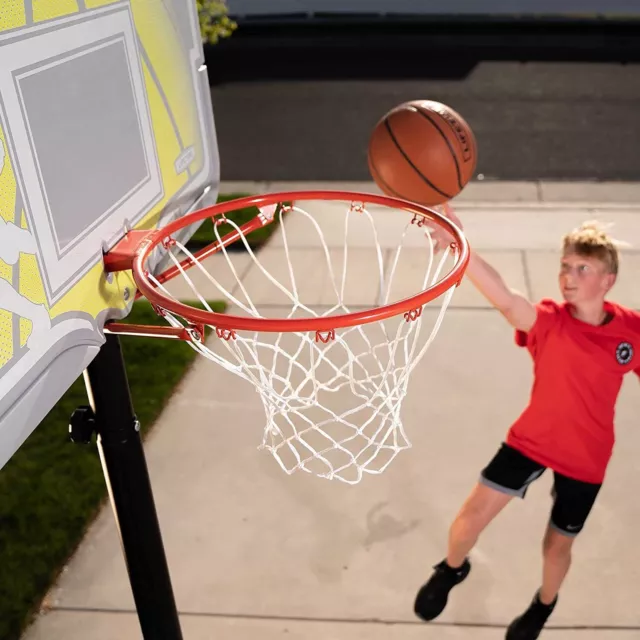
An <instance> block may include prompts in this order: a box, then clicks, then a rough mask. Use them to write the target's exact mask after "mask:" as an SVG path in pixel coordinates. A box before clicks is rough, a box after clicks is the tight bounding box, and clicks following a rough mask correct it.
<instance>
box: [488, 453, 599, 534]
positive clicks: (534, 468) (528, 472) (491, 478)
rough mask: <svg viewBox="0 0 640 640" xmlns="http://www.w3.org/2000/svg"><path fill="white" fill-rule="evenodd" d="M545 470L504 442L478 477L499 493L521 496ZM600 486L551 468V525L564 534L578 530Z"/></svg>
mask: <svg viewBox="0 0 640 640" xmlns="http://www.w3.org/2000/svg"><path fill="white" fill-rule="evenodd" d="M545 470H546V467H545V466H543V465H541V464H539V463H537V462H534V461H533V460H531V459H530V458H527V456H525V455H523V454H522V453H520V452H519V451H517V450H516V449H514V448H513V447H510V446H509V445H507V444H504V443H503V445H502V447H501V448H500V449H499V450H498V453H496V455H495V456H494V458H493V459H492V460H491V462H489V464H488V465H487V466H486V467H485V468H484V469H483V470H482V473H481V477H480V481H481V482H482V483H483V484H485V485H487V486H488V487H491V488H492V489H495V490H497V491H500V492H502V493H507V494H509V495H512V496H516V497H518V498H524V497H525V495H526V493H527V489H528V487H529V485H530V484H531V483H532V482H534V481H535V480H537V479H538V478H539V477H540V476H541V475H542V474H543V473H544V472H545ZM601 486H602V485H600V484H591V483H589V482H581V481H580V480H574V479H573V478H568V477H567V476H563V475H562V474H561V473H557V472H555V471H554V484H553V490H552V492H551V495H552V497H553V499H554V503H553V508H552V510H551V520H550V524H551V526H552V527H553V528H554V529H557V530H558V531H559V532H560V533H562V534H564V535H567V536H576V535H577V534H578V533H580V531H582V528H583V527H584V523H585V522H586V520H587V517H588V516H589V513H590V512H591V509H592V507H593V504H594V503H595V501H596V496H597V495H598V492H599V491H600V487H601Z"/></svg>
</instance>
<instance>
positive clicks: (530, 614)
mask: <svg viewBox="0 0 640 640" xmlns="http://www.w3.org/2000/svg"><path fill="white" fill-rule="evenodd" d="M600 487H601V485H599V484H590V483H587V482H580V481H579V480H573V479H572V478H567V477H566V476H563V475H561V474H559V473H556V474H555V483H554V488H553V494H552V495H553V496H554V498H555V500H554V505H553V509H552V510H551V518H550V520H549V526H548V527H547V531H546V533H545V536H544V541H543V544H542V555H543V562H544V564H543V569H542V586H541V587H540V589H539V590H538V591H537V592H536V595H535V597H534V599H533V601H532V603H531V605H530V606H529V608H528V609H527V611H525V613H523V614H522V615H521V616H519V617H518V618H516V619H515V620H514V621H513V622H512V623H511V625H510V626H509V630H508V632H507V640H517V639H519V638H526V639H528V638H537V637H538V635H539V634H540V632H541V631H542V628H543V627H544V625H545V624H546V622H547V620H548V618H549V616H550V615H551V613H552V612H553V610H554V608H555V606H556V603H557V601H558V593H559V592H560V587H561V586H562V583H563V582H564V579H565V578H566V576H567V573H568V572H569V567H570V566H571V550H572V547H573V542H574V540H575V538H576V536H577V535H578V534H579V533H580V531H582V529H583V528H584V524H585V522H586V520H587V518H588V516H589V514H590V513H591V509H592V508H593V505H594V503H595V500H596V497H597V495H598V493H599V491H600Z"/></svg>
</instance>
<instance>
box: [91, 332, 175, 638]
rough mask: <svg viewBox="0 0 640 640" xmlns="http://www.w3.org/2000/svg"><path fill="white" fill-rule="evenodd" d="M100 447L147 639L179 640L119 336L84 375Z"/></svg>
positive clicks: (108, 339)
mask: <svg viewBox="0 0 640 640" xmlns="http://www.w3.org/2000/svg"><path fill="white" fill-rule="evenodd" d="M85 382H86V385H87V392H88V394H89V399H90V402H91V406H92V408H93V411H94V413H95V423H96V431H97V433H98V448H99V451H100V458H101V461H102V467H103V470H104V476H105V480H106V483H107V488H108V489H109V495H110V498H111V504H112V507H113V512H114V515H115V519H116V524H117V526H118V530H119V534H120V540H121V543H122V549H123V553H124V556H125V561H126V564H127V570H128V572H129V580H130V583H131V589H132V591H133V597H134V600H135V603H136V609H137V612H138V619H139V621H140V627H141V629H142V634H143V637H144V639H145V640H182V631H181V629H180V621H179V619H178V611H177V608H176V603H175V599H174V595H173V588H172V586H171V578H170V575H169V568H168V566H167V560H166V556H165V551H164V546H163V543H162V535H161V532H160V525H159V522H158V516H157V513H156V508H155V504H154V500H153V492H152V489H151V480H150V478H149V472H148V469H147V463H146V460H145V455H144V449H143V447H142V440H141V438H140V425H139V423H138V421H137V419H136V416H135V414H134V412H133V404H132V402H131V395H130V391H129V383H128V381H127V373H126V369H125V365H124V359H123V356H122V350H121V346H120V340H119V338H118V336H115V335H107V336H106V343H105V345H104V346H103V347H102V349H101V350H100V352H99V353H98V355H97V356H96V358H95V359H94V360H93V362H91V364H90V365H89V367H88V368H87V370H86V371H85Z"/></svg>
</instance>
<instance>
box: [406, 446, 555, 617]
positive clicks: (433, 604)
mask: <svg viewBox="0 0 640 640" xmlns="http://www.w3.org/2000/svg"><path fill="white" fill-rule="evenodd" d="M544 469H545V468H544V467H543V466H541V465H539V464H538V463H536V462H534V461H532V460H530V459H529V458H527V457H526V456H524V455H522V454H521V453H519V452H518V451H516V450H515V449H513V448H511V447H509V446H507V445H502V447H501V448H500V450H499V451H498V453H497V454H496V455H495V456H494V458H493V459H492V460H491V462H490V463H489V464H488V465H487V466H486V467H485V468H484V469H483V470H482V473H481V477H480V481H479V482H478V484H477V485H476V486H475V487H474V489H473V490H472V492H471V494H470V495H469V497H468V498H467V499H466V500H465V502H464V504H463V505H462V507H461V509H460V511H459V512H458V514H457V516H456V518H455V519H454V521H453V523H452V525H451V527H450V529H449V544H448V550H447V557H446V559H445V560H443V561H442V562H440V563H439V564H437V565H435V567H434V569H435V571H434V573H433V574H432V576H431V578H430V579H429V581H428V582H426V583H425V584H424V585H423V586H422V588H421V589H420V590H419V592H418V595H417V597H416V601H415V604H414V611H415V613H416V615H417V616H418V617H420V618H422V619H423V620H433V619H434V618H437V617H438V616H439V615H440V614H441V613H442V611H443V610H444V608H445V607H446V605H447V600H448V596H449V592H450V591H451V589H453V587H455V586H456V585H458V584H460V583H461V582H462V581H463V580H464V579H465V578H466V577H467V575H468V574H469V571H470V570H471V564H470V563H469V560H468V558H467V554H468V553H469V551H471V549H472V548H473V547H474V546H475V544H476V542H477V540H478V537H479V536H480V534H481V533H482V531H483V530H484V529H485V528H486V527H487V526H488V525H489V524H490V523H491V521H492V520H493V519H494V518H495V517H496V516H497V515H498V514H499V513H500V512H501V511H502V509H504V507H505V506H506V505H507V504H508V503H509V502H510V501H511V499H512V498H514V497H520V498H524V496H525V494H526V491H527V488H528V486H529V484H531V482H533V481H534V480H536V479H537V478H539V477H540V475H542V473H543V472H544Z"/></svg>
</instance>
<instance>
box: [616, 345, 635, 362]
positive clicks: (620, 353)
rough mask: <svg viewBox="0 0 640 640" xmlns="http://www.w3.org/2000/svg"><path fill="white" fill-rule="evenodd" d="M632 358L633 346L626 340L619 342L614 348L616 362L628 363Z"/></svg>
mask: <svg viewBox="0 0 640 640" xmlns="http://www.w3.org/2000/svg"><path fill="white" fill-rule="evenodd" d="M632 358H633V347H632V346H631V345H630V344H629V343H628V342H621V343H620V344H619V345H618V346H617V348H616V360H617V361H618V364H629V363H630V362H631V359H632Z"/></svg>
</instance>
